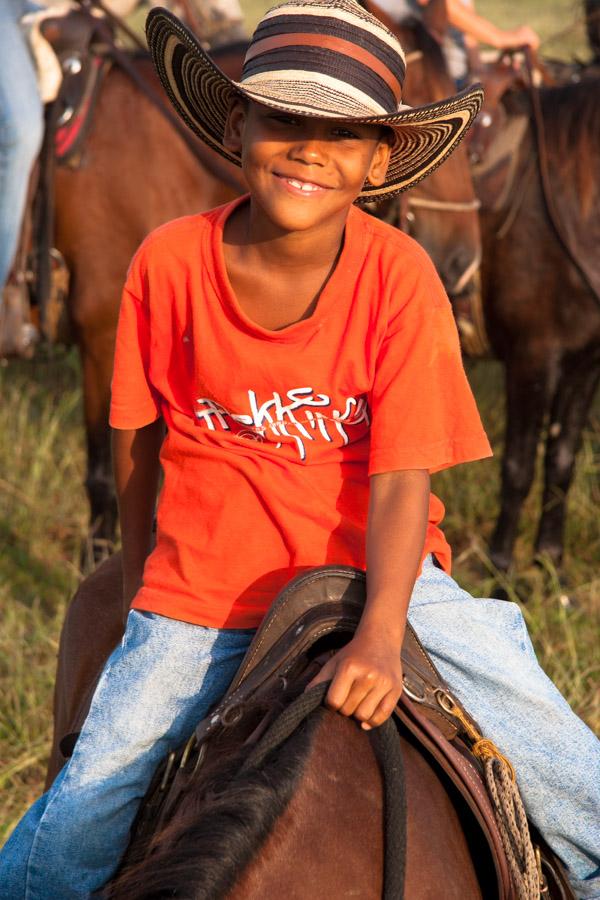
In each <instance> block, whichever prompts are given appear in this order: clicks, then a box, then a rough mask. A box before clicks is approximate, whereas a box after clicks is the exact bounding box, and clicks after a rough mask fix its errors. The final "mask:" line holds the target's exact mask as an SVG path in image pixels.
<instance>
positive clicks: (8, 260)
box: [0, 0, 44, 291]
mask: <svg viewBox="0 0 600 900" xmlns="http://www.w3.org/2000/svg"><path fill="white" fill-rule="evenodd" d="M31 8H32V4H29V3H26V2H25V0H0V60H2V65H0V291H1V290H2V287H3V285H4V282H5V281H6V278H7V276H8V273H9V271H10V268H11V266H12V262H13V257H14V255H15V251H16V249H17V241H18V238H19V232H20V229H21V220H22V218H23V211H24V208H25V199H26V196H27V185H28V183H29V173H30V171H31V167H32V165H33V163H34V161H35V158H36V156H37V154H38V153H39V149H40V146H41V143H42V137H43V132H44V124H43V108H42V101H41V100H40V95H39V91H38V87H37V79H36V74H35V67H34V64H33V60H32V58H31V54H30V52H29V49H28V47H27V43H26V41H25V38H24V37H23V34H22V32H21V29H20V26H19V19H20V18H21V16H22V15H24V13H26V12H28V11H29V10H30V9H31Z"/></svg>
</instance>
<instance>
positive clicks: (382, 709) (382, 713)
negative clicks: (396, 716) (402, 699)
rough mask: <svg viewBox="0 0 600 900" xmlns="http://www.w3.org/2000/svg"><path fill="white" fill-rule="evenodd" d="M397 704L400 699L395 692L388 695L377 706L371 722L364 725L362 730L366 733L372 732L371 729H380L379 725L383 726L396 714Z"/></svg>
mask: <svg viewBox="0 0 600 900" xmlns="http://www.w3.org/2000/svg"><path fill="white" fill-rule="evenodd" d="M397 702H398V697H397V696H396V693H395V691H390V692H389V693H387V694H386V695H385V697H384V698H383V700H381V702H380V703H379V705H378V706H377V709H376V710H375V712H374V713H373V714H372V715H371V716H370V717H369V720H368V721H367V722H363V723H362V725H361V728H363V729H364V730H365V731H370V730H371V728H378V727H379V725H383V723H384V722H386V721H387V720H388V719H389V717H390V716H391V714H392V713H393V712H394V709H395V708H396V703H397Z"/></svg>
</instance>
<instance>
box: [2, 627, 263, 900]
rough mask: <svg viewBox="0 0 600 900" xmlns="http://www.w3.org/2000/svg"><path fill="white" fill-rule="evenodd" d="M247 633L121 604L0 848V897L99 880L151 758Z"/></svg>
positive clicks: (200, 709)
mask: <svg viewBox="0 0 600 900" xmlns="http://www.w3.org/2000/svg"><path fill="white" fill-rule="evenodd" d="M252 635H253V632H252V631H249V630H243V631H241V630H217V629H211V628H202V627H200V626H197V625H189V624H187V623H185V622H178V621H175V620H173V619H167V618H165V617H163V616H158V615H156V614H153V613H141V612H138V611H133V612H130V614H129V617H128V622H127V629H126V631H125V635H124V637H123V641H122V643H121V645H120V646H119V647H118V648H117V649H116V650H115V651H114V652H113V654H112V655H111V657H110V659H109V660H108V662H107V664H106V667H105V669H104V672H103V674H102V676H101V678H100V681H99V682H98V686H97V688H96V692H95V694H94V697H93V700H92V704H91V707H90V712H89V714H88V717H87V719H86V721H85V724H84V726H83V729H82V731H81V734H80V736H79V738H78V740H77V744H76V745H75V750H74V753H73V756H72V757H71V759H70V760H69V762H68V763H67V764H66V765H65V766H64V768H63V770H62V771H61V772H60V774H59V776H58V777H57V779H56V781H55V782H54V784H53V785H52V787H51V788H50V790H49V791H48V793H47V794H45V795H44V797H42V798H40V800H38V801H37V803H36V804H34V806H32V807H31V809H30V810H29V812H28V813H27V814H26V815H25V816H24V818H23V819H22V820H21V822H20V823H19V825H17V828H16V829H15V831H14V833H13V835H12V836H11V838H10V839H9V841H8V842H7V844H6V846H5V848H4V850H3V851H2V854H1V855H0V884H1V885H2V892H1V896H2V898H3V900H25V898H27V900H75V898H79V900H81V898H88V897H89V896H90V895H91V894H92V893H93V892H94V891H96V890H98V889H99V888H101V887H102V885H103V884H104V883H105V882H106V881H107V880H108V879H109V878H110V877H111V876H112V875H113V874H114V872H115V870H116V868H117V866H118V863H119V860H120V858H121V856H122V855H123V853H124V851H125V849H126V846H127V841H128V837H129V830H130V827H131V824H132V822H133V819H134V817H135V814H136V812H137V809H138V807H139V804H140V802H141V800H142V798H143V797H144V794H145V793H146V790H147V788H148V786H149V784H150V781H151V779H152V776H153V774H154V772H155V770H156V767H157V765H158V763H159V762H160V760H161V759H162V758H163V757H164V756H165V755H166V754H167V753H168V752H169V751H170V750H172V749H174V748H175V747H177V746H178V745H179V744H181V743H182V742H183V741H184V740H185V739H186V738H187V737H188V736H189V735H190V734H191V732H192V731H193V729H194V727H195V726H196V725H197V723H198V722H199V721H200V720H201V719H202V718H203V717H204V716H205V715H206V713H207V712H208V710H209V708H210V707H211V706H212V705H213V704H214V703H215V702H216V701H218V700H219V699H220V698H221V697H222V695H223V694H224V693H225V691H226V690H227V687H228V686H229V683H230V682H231V680H232V679H233V676H234V675H235V672H236V671H237V668H238V666H239V664H240V662H241V660H242V658H243V655H244V653H245V652H246V650H247V649H248V646H249V643H250V641H251V639H252Z"/></svg>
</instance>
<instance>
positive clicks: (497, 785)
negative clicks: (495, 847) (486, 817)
mask: <svg viewBox="0 0 600 900" xmlns="http://www.w3.org/2000/svg"><path fill="white" fill-rule="evenodd" d="M508 765H509V766H510V763H509V764H508ZM511 770H512V766H510V769H509V768H508V766H507V765H506V764H505V759H504V758H500V757H493V756H490V757H488V758H487V759H486V760H485V762H484V772H485V780H486V784H487V788H488V791H489V793H490V797H491V799H492V803H493V804H494V809H495V811H496V820H497V822H498V827H499V831H500V837H501V838H502V844H503V846H504V852H505V853H506V858H507V860H508V866H509V869H510V875H511V878H512V881H513V885H514V888H515V893H516V895H517V900H539V897H540V890H541V886H540V877H539V871H538V864H537V860H536V857H535V852H534V849H533V845H532V843H531V836H530V834H529V825H528V823H527V816H526V815H525V809H524V808H523V801H522V800H521V795H520V793H519V789H518V788H517V784H516V781H514V780H513V778H512V775H511Z"/></svg>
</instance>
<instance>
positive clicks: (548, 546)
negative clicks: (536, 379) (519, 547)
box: [535, 351, 600, 565]
mask: <svg viewBox="0 0 600 900" xmlns="http://www.w3.org/2000/svg"><path fill="white" fill-rule="evenodd" d="M599 379H600V356H599V355H598V352H597V351H593V352H592V355H591V358H590V356H589V355H584V354H578V355H577V357H576V358H574V359H571V360H567V361H566V362H565V364H564V371H563V374H562V377H561V380H560V382H559V384H558V388H557V391H556V394H555V396H554V401H553V404H552V412H551V416H550V427H549V429H548V439H547V443H546V456H545V482H544V494H543V500H542V514H541V518H540V525H539V530H538V534H537V538H536V542H535V549H536V552H537V553H539V554H540V555H542V554H543V555H544V556H547V557H549V558H550V559H551V560H552V562H553V563H555V564H556V565H558V564H560V562H561V560H562V555H563V549H564V547H563V544H564V526H565V516H566V506H567V502H566V501H567V494H568V491H569V487H570V486H571V481H572V479H573V472H574V468H575V458H576V456H577V452H578V450H579V447H580V444H581V436H582V432H583V427H584V425H585V422H586V419H587V415H588V412H589V409H590V406H591V403H592V400H593V399H594V394H595V392H596V388H597V386H598V381H599Z"/></svg>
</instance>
